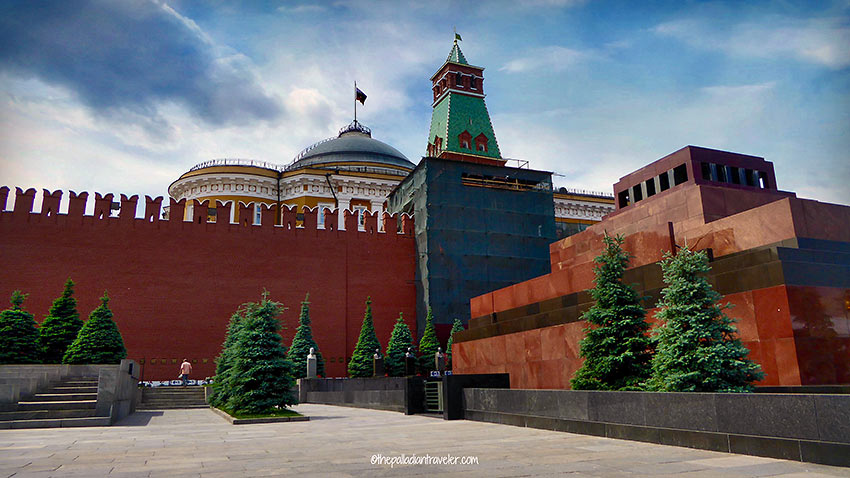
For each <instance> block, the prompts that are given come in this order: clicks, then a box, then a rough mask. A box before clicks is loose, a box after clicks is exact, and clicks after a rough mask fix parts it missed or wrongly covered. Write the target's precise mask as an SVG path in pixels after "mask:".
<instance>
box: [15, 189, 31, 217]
mask: <svg viewBox="0 0 850 478" xmlns="http://www.w3.org/2000/svg"><path fill="white" fill-rule="evenodd" d="M34 202H35V188H29V189H27V190H26V191H24V190H23V189H21V188H15V210H14V213H15V216H16V217H24V218H28V217H29V213H30V212H31V211H32V205H33V203H34Z"/></svg>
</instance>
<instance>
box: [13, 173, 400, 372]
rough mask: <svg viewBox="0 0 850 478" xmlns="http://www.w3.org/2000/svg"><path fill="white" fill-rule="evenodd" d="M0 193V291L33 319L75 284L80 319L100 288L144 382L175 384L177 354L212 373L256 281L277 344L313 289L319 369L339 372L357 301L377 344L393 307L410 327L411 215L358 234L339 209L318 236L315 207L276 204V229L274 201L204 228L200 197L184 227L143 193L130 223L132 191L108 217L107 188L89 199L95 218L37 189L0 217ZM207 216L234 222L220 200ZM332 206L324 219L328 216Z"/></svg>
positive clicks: (356, 326) (76, 201) (75, 202)
mask: <svg viewBox="0 0 850 478" xmlns="http://www.w3.org/2000/svg"><path fill="white" fill-rule="evenodd" d="M8 194H9V191H8V189H7V188H2V189H0V211H4V212H2V213H0V298H7V297H9V296H10V294H11V292H12V291H13V290H15V289H20V290H22V291H23V292H25V293H29V294H30V295H29V298H28V299H27V301H26V302H25V303H24V308H25V309H27V310H28V311H29V312H31V313H33V314H35V316H36V320H37V321H38V322H41V321H42V320H43V319H44V316H45V315H46V314H47V311H48V309H49V307H50V305H51V303H52V301H53V300H54V299H55V298H56V297H58V296H59V295H60V294H61V293H62V288H63V284H64V282H65V280H66V279H68V278H71V279H73V280H74V282H75V283H76V293H75V296H76V298H77V300H78V311H79V312H80V316H81V318H83V319H84V320H85V319H86V318H87V317H88V315H89V313H90V312H91V311H92V310H93V309H94V308H95V307H96V306H97V305H98V304H99V298H100V296H101V295H102V294H103V291H104V290H108V291H109V296H110V302H109V306H110V308H111V309H112V311H113V313H114V314H115V320H116V322H117V323H118V326H119V329H120V330H121V333H122V335H123V337H124V342H125V344H126V346H127V350H128V358H131V359H134V360H137V361H139V362H140V363H142V365H141V367H142V373H143V379H145V380H162V379H174V378H176V377H177V372H178V367H179V364H180V360H181V359H183V358H184V357H185V358H189V359H190V360H191V361H192V362H194V374H193V375H194V378H204V377H207V376H211V375H213V374H214V370H215V364H214V359H215V357H216V356H217V355H218V354H219V353H220V349H221V343H222V341H223V340H224V333H225V329H226V326H227V323H228V321H229V319H230V316H231V314H232V313H233V312H234V311H235V310H236V309H237V308H238V307H239V305H240V304H242V303H244V302H248V301H257V300H259V299H260V296H261V294H262V292H263V290H264V289H265V290H268V291H269V298H271V299H272V300H275V301H278V302H282V303H283V304H284V306H285V307H287V310H285V311H284V312H283V314H282V315H281V316H280V320H281V322H282V323H283V324H284V326H285V327H287V329H286V330H284V331H283V333H282V335H283V337H284V344H285V345H289V343H290V342H291V339H292V335H293V334H294V332H295V328H296V327H297V326H298V315H299V311H300V302H301V301H302V300H303V299H304V295H305V293H307V292H309V293H310V302H311V309H310V313H311V318H312V327H313V335H314V338H315V339H316V341H317V343H318V345H319V347H320V349H321V351H322V354H323V356H324V358H325V363H326V371H327V374H328V375H329V376H345V375H346V363H347V359H348V357H349V356H350V355H351V351H352V350H353V348H354V345H355V344H356V342H357V337H358V335H359V332H360V326H361V323H362V320H363V313H364V309H365V300H366V297H367V296H371V298H372V310H373V316H374V322H375V329H376V332H377V335H378V339H379V340H380V341H381V343H382V344H384V347H386V344H387V342H388V340H389V336H390V333H391V331H392V327H393V324H394V323H395V321H396V319H397V318H398V314H399V312H402V313H404V318H405V321H406V322H407V323H408V325H409V326H410V328H411V330H413V331H415V330H416V290H415V284H414V274H415V262H414V261H415V246H414V240H413V234H412V231H413V221H412V219H410V218H408V217H407V216H402V217H401V218H400V219H399V218H397V217H396V216H389V215H385V216H384V218H383V221H385V222H384V226H385V227H384V230H386V231H388V232H379V231H378V229H379V228H378V223H377V221H378V218H377V217H376V215H374V214H371V215H367V217H366V221H365V222H366V231H358V230H357V217H356V216H353V215H349V214H348V212H347V211H346V221H345V224H346V230H332V229H328V230H325V229H319V228H317V226H316V224H317V217H316V211H311V210H305V212H304V221H303V227H297V228H296V227H295V224H296V222H295V217H296V212H295V211H294V210H284V211H283V223H284V225H283V226H274V225H273V224H274V210H273V209H270V210H264V211H263V212H262V225H245V224H242V225H240V224H227V223H206V217H207V213H206V208H207V205H206V203H204V204H199V203H197V202H196V203H195V206H194V219H193V221H192V222H188V221H187V222H184V221H182V220H180V219H178V218H182V217H183V213H182V211H183V210H184V207H185V204H184V202H183V201H181V202H174V200H173V199H172V200H171V206H170V207H171V210H170V217H171V218H172V219H171V220H159V217H160V204H161V200H162V199H161V198H156V199H154V200H152V199H151V198H149V197H148V198H146V207H145V209H146V213H145V216H144V218H136V217H135V211H136V197H135V196H134V197H132V198H127V197H125V196H123V195H122V196H121V212H120V213H119V215H118V217H109V213H110V205H111V204H112V195H111V194H110V195H107V196H105V197H101V195H100V194H96V197H95V201H94V203H95V208H94V216H87V215H84V211H85V210H86V201H87V200H90V199H89V198H88V197H87V196H88V194H87V193H82V194H79V195H76V194H74V193H73V192H71V193H70V195H69V197H68V198H67V199H66V200H67V201H69V206H68V213H67V214H57V212H58V211H59V203H60V200H61V197H62V193H61V192H59V191H57V192H55V193H53V194H49V193H48V192H47V191H45V192H44V199H43V205H42V210H41V211H40V212H36V213H32V212H30V211H31V210H32V206H33V202H34V198H35V190H33V189H30V190H28V191H26V192H23V191H20V190H18V193H17V195H16V198H15V206H14V211H5V209H6V208H5V205H6V202H7V201H6V199H7V195H8ZM241 207H243V208H246V209H247V210H246V212H245V214H240V215H239V217H253V215H252V214H251V213H250V211H251V210H253V209H250V208H253V205H242V206H241ZM217 213H218V217H230V214H229V205H222V204H220V203H219V204H218V205H217ZM336 214H337V213H336V211H334V212H332V213H330V214H328V215H327V216H326V218H327V219H326V222H325V224H329V225H335V224H337V220H336ZM399 220H400V221H401V222H402V224H401V226H402V227H401V229H402V232H400V233H396V229H397V224H398V221H399ZM4 300H5V299H4ZM2 308H5V306H4V307H2Z"/></svg>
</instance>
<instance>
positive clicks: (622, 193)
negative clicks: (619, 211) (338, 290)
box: [618, 189, 629, 207]
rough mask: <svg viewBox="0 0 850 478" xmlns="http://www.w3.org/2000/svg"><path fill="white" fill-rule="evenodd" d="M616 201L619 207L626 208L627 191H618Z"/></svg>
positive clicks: (627, 202) (627, 201)
mask: <svg viewBox="0 0 850 478" xmlns="http://www.w3.org/2000/svg"><path fill="white" fill-rule="evenodd" d="M618 201H620V207H626V206H628V205H629V190H628V189H626V190H625V191H620V194H619V196H618Z"/></svg>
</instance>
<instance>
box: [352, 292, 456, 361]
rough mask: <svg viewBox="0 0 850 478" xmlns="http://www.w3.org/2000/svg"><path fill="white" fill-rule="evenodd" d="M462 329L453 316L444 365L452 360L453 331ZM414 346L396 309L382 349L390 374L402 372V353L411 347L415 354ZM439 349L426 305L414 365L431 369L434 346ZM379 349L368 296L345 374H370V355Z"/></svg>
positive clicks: (432, 317)
mask: <svg viewBox="0 0 850 478" xmlns="http://www.w3.org/2000/svg"><path fill="white" fill-rule="evenodd" d="M461 330H463V324H461V322H460V320H458V319H455V320H454V323H453V324H452V330H451V332H450V336H449V341H448V344H447V345H446V368H447V369H451V360H452V342H453V338H454V334H455V332H458V331H461ZM416 349H417V347H415V346H414V344H413V336H412V334H411V333H410V328H409V327H408V326H407V323H405V322H404V316H403V315H402V314H401V313H399V314H398V319H397V320H396V322H395V325H394V326H393V331H392V334H390V341H389V343H388V344H387V348H386V353H385V354H384V370H385V371H386V374H387V375H389V376H390V377H402V376H404V375H405V372H406V370H405V368H406V367H405V357H406V355H407V353H408V351H409V350H412V351H413V353H414V355H416ZM438 349H440V342H439V340H438V339H437V332H436V330H435V328H434V314H433V313H432V311H431V308H430V307H429V308H428V315H427V316H426V317H425V331H424V332H423V333H422V337H421V338H420V339H419V347H418V358H417V366H418V369H419V372H420V373H422V374H424V375H427V374H429V373H430V372H431V371H432V370H436V368H437V367H436V362H435V360H434V358H435V356H436V354H437V350H438ZM380 350H381V343H380V342H379V341H378V336H377V335H376V334H375V324H374V323H373V321H372V300H371V299H368V298H367V299H366V314H365V315H364V317H363V325H362V326H361V327H360V336H359V337H358V338H357V345H355V347H354V353H352V354H351V360H350V361H349V362H348V376H349V377H371V376H372V374H373V370H372V359H373V357H374V356H375V352H376V351H380Z"/></svg>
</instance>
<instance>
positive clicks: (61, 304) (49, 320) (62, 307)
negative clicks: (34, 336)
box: [38, 279, 83, 363]
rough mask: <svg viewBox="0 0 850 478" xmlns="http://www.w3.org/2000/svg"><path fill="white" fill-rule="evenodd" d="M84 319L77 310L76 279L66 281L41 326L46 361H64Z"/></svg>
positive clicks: (40, 341)
mask: <svg viewBox="0 0 850 478" xmlns="http://www.w3.org/2000/svg"><path fill="white" fill-rule="evenodd" d="M81 328H83V321H82V320H80V314H79V313H78V312H77V299H75V298H74V281H72V280H71V279H68V280H67V281H66V282H65V290H64V291H62V295H61V296H60V297H58V298H57V299H56V300H54V301H53V305H51V306H50V312H48V314H47V317H45V318H44V322H42V323H41V327H40V328H39V330H38V332H39V336H38V338H39V343H40V344H41V348H42V350H43V352H44V363H62V357H64V356H65V351H67V350H68V347H69V346H70V345H71V344H72V343H73V342H74V339H76V338H77V334H78V333H79V332H80V329H81Z"/></svg>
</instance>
